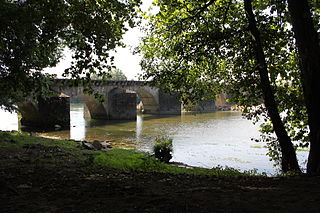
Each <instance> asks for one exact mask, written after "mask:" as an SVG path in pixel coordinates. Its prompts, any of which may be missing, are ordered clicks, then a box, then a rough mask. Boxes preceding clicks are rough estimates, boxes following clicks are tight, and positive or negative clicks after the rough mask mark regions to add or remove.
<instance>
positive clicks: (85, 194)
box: [0, 132, 320, 212]
mask: <svg viewBox="0 0 320 213" xmlns="http://www.w3.org/2000/svg"><path fill="white" fill-rule="evenodd" d="M112 161H114V162H112ZM119 162H120V163H119ZM201 173H202V175H201ZM0 187H1V191H0V200H1V204H0V209H1V212H306V211H308V212H319V211H320V208H319V207H318V206H319V205H318V204H319V201H320V198H319V196H318V195H319V193H320V178H319V177H306V176H295V177H263V176H250V175H249V174H248V173H244V174H243V173H239V172H237V171H235V170H232V169H229V170H221V169H220V170H219V169H213V170H204V169H200V170H197V169H196V170H190V169H180V168H177V167H173V166H170V165H163V164H160V163H159V162H157V161H155V160H154V159H152V158H149V157H148V156H145V155H144V154H143V153H135V152H131V151H124V152H122V151H121V150H118V151H117V150H113V151H110V150H108V151H98V152H97V151H88V150H84V149H81V148H80V147H79V145H78V144H77V143H76V142H74V141H68V140H65V141H62V140H50V139H43V138H37V137H30V136H27V135H20V134H17V133H14V134H9V133H3V132H1V134H0Z"/></svg>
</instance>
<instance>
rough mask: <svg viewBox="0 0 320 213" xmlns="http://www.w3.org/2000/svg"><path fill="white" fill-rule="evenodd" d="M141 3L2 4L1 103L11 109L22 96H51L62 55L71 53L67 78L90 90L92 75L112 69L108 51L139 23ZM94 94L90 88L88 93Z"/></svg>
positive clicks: (24, 0) (23, 0)
mask: <svg viewBox="0 0 320 213" xmlns="http://www.w3.org/2000/svg"><path fill="white" fill-rule="evenodd" d="M140 4H141V0H127V1H121V0H108V1H107V0H95V1H85V0H56V1H49V0H0V19H1V22H0V37H1V40H0V82H1V90H0V105H1V106H4V107H5V108H6V109H9V110H10V109H13V106H14V104H15V103H17V102H19V101H23V100H24V99H25V98H30V97H37V96H39V95H46V94H48V93H49V83H50V82H49V80H48V79H50V78H51V77H53V76H52V75H47V74H43V73H42V70H43V68H46V67H50V66H54V65H56V64H57V63H58V62H59V60H60V59H61V57H62V51H63V49H64V48H65V47H68V48H70V49H71V51H72V52H73V55H72V59H73V61H72V64H71V67H69V68H67V69H66V70H65V72H64V76H65V77H71V78H73V79H76V81H75V82H76V84H83V85H84V86H86V87H87V88H90V85H91V79H90V76H91V75H92V74H98V75H104V74H105V71H106V70H111V68H112V67H113V57H112V56H111V55H110V51H111V50H114V49H115V48H116V47H117V46H123V45H124V44H123V43H122V42H121V39H122V35H123V34H124V33H125V32H126V31H127V28H128V27H133V26H134V25H135V24H136V23H137V20H138V19H137V17H138V15H137V12H136V10H137V8H138V7H139V5H140ZM88 91H89V92H92V90H90V89H89V90H88Z"/></svg>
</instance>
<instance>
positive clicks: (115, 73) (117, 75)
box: [91, 68, 127, 81]
mask: <svg viewBox="0 0 320 213" xmlns="http://www.w3.org/2000/svg"><path fill="white" fill-rule="evenodd" d="M91 78H92V79H95V80H96V79H100V80H113V81H126V80H127V76H126V75H125V74H124V73H123V71H122V70H120V69H119V68H113V69H111V71H109V72H108V73H107V75H100V76H99V75H97V74H95V75H92V76H91Z"/></svg>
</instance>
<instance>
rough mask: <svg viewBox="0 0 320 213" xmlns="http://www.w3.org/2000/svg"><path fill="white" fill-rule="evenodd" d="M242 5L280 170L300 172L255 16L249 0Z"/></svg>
mask: <svg viewBox="0 0 320 213" xmlns="http://www.w3.org/2000/svg"><path fill="white" fill-rule="evenodd" d="M244 7H245V11H246V15H247V19H248V22H249V26H248V28H249V31H250V33H251V35H252V44H253V48H254V56H255V59H256V61H257V65H258V68H257V69H258V71H259V75H260V86H261V89H262V92H263V96H264V103H265V106H266V108H267V111H268V115H269V117H270V119H271V122H272V125H273V128H274V131H275V133H276V135H277V138H278V140H279V144H280V148H281V153H282V161H281V166H282V171H283V172H287V171H297V172H300V168H299V164H298V161H297V157H296V152H295V150H294V147H293V144H292V142H291V139H290V137H289V136H288V134H287V131H286V129H285V127H284V124H283V122H282V120H281V117H280V115H279V110H278V105H277V103H276V101H275V97H274V92H273V90H272V87H271V83H270V80H269V76H268V67H267V63H266V59H265V55H264V52H263V48H262V43H261V38H260V32H259V30H258V28H257V25H256V20H255V16H254V14H253V10H252V4H251V0H244Z"/></svg>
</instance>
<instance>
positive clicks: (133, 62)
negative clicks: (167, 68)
mask: <svg viewBox="0 0 320 213" xmlns="http://www.w3.org/2000/svg"><path fill="white" fill-rule="evenodd" d="M152 1H153V0H142V2H143V4H142V6H141V9H142V10H143V11H147V10H148V8H149V7H150V6H151V3H152ZM142 36H143V33H142V32H141V31H140V29H139V27H135V28H129V30H128V31H127V33H126V34H125V35H124V37H123V42H124V43H125V44H126V45H127V46H126V48H117V49H116V53H115V61H114V63H115V66H116V67H118V68H119V69H120V70H122V71H123V72H124V74H125V75H126V76H127V78H128V80H137V79H138V73H140V72H141V68H140V65H139V62H140V60H141V56H139V55H133V54H132V52H131V51H132V49H133V48H134V47H136V46H138V45H139V41H140V38H141V37H142ZM70 63H71V52H70V51H68V50H65V51H64V57H63V59H62V60H61V61H60V62H59V63H58V64H57V66H56V67H52V68H46V69H44V71H45V72H48V73H52V74H57V75H58V77H61V75H62V73H63V70H64V69H66V68H67V67H69V66H70Z"/></svg>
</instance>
